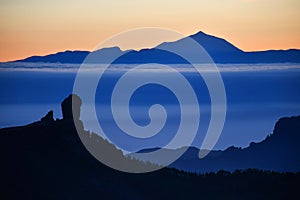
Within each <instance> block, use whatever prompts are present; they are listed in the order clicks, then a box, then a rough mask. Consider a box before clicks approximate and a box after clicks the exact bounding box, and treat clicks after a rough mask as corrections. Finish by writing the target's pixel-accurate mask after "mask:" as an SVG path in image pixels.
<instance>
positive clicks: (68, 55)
mask: <svg viewBox="0 0 300 200" xmlns="http://www.w3.org/2000/svg"><path fill="white" fill-rule="evenodd" d="M188 38H192V39H194V40H195V41H196V42H198V43H199V44H201V45H202V46H203V47H204V49H205V50H206V51H207V53H208V54H209V55H210V56H211V58H212V59H213V60H214V62H215V63H300V50H298V49H289V50H268V51H256V52H244V51H242V50H240V49H238V48H237V47H235V46H234V45H232V44H231V43H229V42H227V41H226V40H224V39H222V38H218V37H215V36H211V35H208V34H205V33H203V32H201V31H200V32H198V33H196V34H194V35H191V36H188V37H186V38H182V39H180V40H178V41H174V42H165V43H162V44H160V45H158V46H157V47H155V48H152V49H142V50H140V51H135V50H128V51H122V50H120V49H119V48H118V47H111V48H103V49H100V50H97V51H94V52H92V54H90V58H89V61H88V62H90V63H99V62H100V63H107V62H108V61H109V60H110V58H112V57H115V58H117V57H119V56H121V55H122V56H121V57H120V58H118V59H117V60H116V61H115V62H114V63H123V64H133V63H165V64H174V63H175V64H180V63H187V61H186V60H184V59H182V58H181V57H179V56H177V55H175V54H173V53H170V52H168V51H170V50H171V51H172V50H174V49H180V50H181V51H183V52H188V53H191V54H194V55H191V56H192V57H193V58H194V60H197V62H199V63H202V62H206V61H201V59H200V60H199V54H198V53H197V52H194V53H192V52H193V49H192V48H193V47H191V46H190V44H189V42H187V41H188ZM160 48H163V49H164V50H162V49H160ZM89 53H90V52H88V51H65V52H59V53H56V54H50V55H46V56H32V57H29V58H26V59H23V60H18V61H17V62H46V63H47V62H49V63H56V62H59V63H79V64H81V63H82V62H83V61H84V59H85V58H86V57H87V55H89Z"/></svg>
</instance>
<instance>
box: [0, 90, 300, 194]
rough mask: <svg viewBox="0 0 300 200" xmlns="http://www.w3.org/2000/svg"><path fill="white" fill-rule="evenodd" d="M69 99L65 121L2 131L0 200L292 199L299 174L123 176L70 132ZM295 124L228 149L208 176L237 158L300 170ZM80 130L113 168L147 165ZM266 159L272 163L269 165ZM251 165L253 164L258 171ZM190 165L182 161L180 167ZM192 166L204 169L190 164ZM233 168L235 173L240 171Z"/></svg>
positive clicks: (286, 121)
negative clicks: (105, 150)
mask: <svg viewBox="0 0 300 200" xmlns="http://www.w3.org/2000/svg"><path fill="white" fill-rule="evenodd" d="M74 99H77V100H75V101H76V102H75V103H74V102H73V105H74V104H75V105H78V107H76V109H75V113H73V114H72V109H71V107H72V96H69V97H68V98H67V99H65V100H64V101H63V102H62V114H63V119H56V120H54V119H53V112H52V111H50V112H49V113H47V115H46V116H45V117H43V118H42V119H41V120H40V121H37V122H34V123H32V124H29V125H26V126H20V127H11V128H4V129H0V158H1V165H0V177H1V178H0V186H1V187H0V198H1V199H99V198H104V199H108V198H109V199H154V198H160V199H162V198H166V199H187V198H195V197H199V198H204V199H220V198H222V199H265V198H268V199H290V198H291V197H293V196H294V195H296V194H298V185H299V180H300V179H299V176H300V173H277V172H270V171H260V170H256V169H247V170H242V171H235V172H233V173H229V172H226V171H224V170H221V171H219V172H218V173H216V174H215V173H208V174H203V175H198V174H194V173H186V172H183V171H179V170H176V169H174V168H173V169H171V168H164V169H161V170H159V171H155V172H151V173H146V174H129V173H123V172H119V171H116V170H113V169H111V168H109V167H107V166H105V165H103V164H102V163H100V162H99V161H97V160H96V159H95V158H94V157H93V156H92V155H91V154H90V153H89V152H88V151H87V150H86V148H85V147H84V146H83V144H82V142H81V140H80V138H79V136H78V134H77V131H76V128H75V126H74V120H75V121H77V122H78V123H79V124H80V120H79V119H80V105H81V100H80V98H78V96H77V97H76V98H73V101H74ZM299 121H300V117H292V118H283V119H281V120H279V121H278V123H277V124H276V127H275V131H274V134H273V135H272V136H270V137H268V138H267V139H266V140H265V141H263V142H262V143H260V144H252V145H251V147H250V148H249V150H244V151H243V150H237V149H234V148H230V149H228V150H227V151H225V152H224V155H226V156H222V159H219V158H217V160H218V161H216V162H215V166H213V169H214V170H216V169H217V168H218V169H223V167H225V166H226V165H224V164H221V163H222V162H221V161H223V162H224V163H231V165H230V166H232V168H231V169H233V168H234V165H235V164H236V163H235V162H234V160H235V158H236V155H237V154H239V156H240V158H241V156H245V158H242V160H245V161H247V162H246V163H244V165H243V168H244V167H247V166H248V167H258V168H260V166H264V164H266V163H268V162H271V163H270V164H273V165H274V169H284V170H286V171H290V170H291V171H299V167H300V166H299V162H298V161H299V158H298V157H299V156H298V153H299V147H297V142H298V141H299V140H298V139H299V124H300V123H299ZM78 131H80V132H81V134H83V135H86V139H87V140H90V142H91V143H92V144H93V145H103V146H105V147H106V148H109V149H110V150H112V151H114V152H115V159H117V160H116V161H118V160H119V159H121V160H123V161H124V162H135V163H136V165H137V166H140V167H147V166H150V165H151V164H150V163H147V164H146V163H144V162H141V161H138V160H133V159H129V158H128V157H125V156H124V155H123V154H122V152H121V151H119V150H118V149H117V148H115V146H114V145H112V144H110V143H109V142H108V141H106V140H104V139H103V138H101V137H100V136H98V135H97V134H94V133H90V132H89V131H85V130H84V127H83V124H82V127H81V128H80V127H79V130H78ZM298 146H299V145H298ZM254 147H255V148H254ZM252 149H255V151H254V150H253V151H252ZM276 149H278V150H276ZM190 151H191V149H190V150H189V151H188V152H187V154H186V155H185V156H187V155H189V152H190ZM236 151H237V152H236ZM235 152H236V153H235ZM215 154H216V152H212V154H210V155H209V157H208V158H207V159H208V161H207V163H208V165H210V164H212V163H213V162H212V161H210V159H211V160H212V159H214V157H218V156H217V155H215ZM258 154H262V155H258ZM270 155H273V157H274V158H272V159H277V162H272V161H271V160H272V159H271V160H270V159H268V157H267V156H270ZM231 156H232V157H231ZM263 156H265V157H264V158H265V159H264V160H262V158H263ZM292 157H294V160H292ZM185 158H187V157H185ZM249 158H250V159H249ZM251 158H256V159H255V160H256V161H255V163H256V165H254V164H253V163H252V161H253V159H251ZM258 158H261V159H258ZM112 159H113V158H112ZM178 162H179V163H177V164H176V163H175V164H174V166H175V167H178V168H182V166H180V163H183V162H184V159H183V160H180V161H178ZM188 162H190V160H189V159H186V161H185V163H186V164H187V163H188ZM260 162H261V164H262V165H260ZM289 162H291V163H289ZM202 163H204V160H203V161H202ZM218 163H219V164H220V165H218ZM280 163H281V164H280ZM287 163H288V164H287ZM189 166H191V165H189ZM198 166H199V167H204V165H201V166H200V165H197V164H195V167H198ZM266 166H270V165H266ZM291 166H293V167H291ZM235 167H236V168H237V169H238V168H239V167H240V165H235ZM225 168H226V167H225ZM203 169H208V168H205V167H204V168H203ZM211 169H212V168H211ZM198 171H200V170H198ZM202 171H203V170H202ZM153 191H155V192H153Z"/></svg>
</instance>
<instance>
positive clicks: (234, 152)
mask: <svg viewBox="0 0 300 200" xmlns="http://www.w3.org/2000/svg"><path fill="white" fill-rule="evenodd" d="M299 141H300V116H297V117H289V118H281V119H279V120H278V122H277V123H276V125H275V127H274V131H273V133H272V134H270V135H269V136H268V137H267V138H265V140H263V141H261V142H259V143H254V142H252V143H250V145H249V147H247V148H237V147H233V146H232V147H229V148H228V149H226V150H225V151H211V152H210V153H209V154H208V155H207V156H206V157H205V158H203V159H199V157H198V154H199V149H197V148H195V147H190V148H188V150H187V151H186V152H185V153H184V154H183V156H182V157H181V158H179V159H178V160H177V161H176V162H174V163H173V164H171V167H174V168H177V169H181V170H185V171H192V172H201V173H203V172H217V171H219V170H221V169H223V170H227V171H234V170H236V169H247V168H255V169H260V170H273V171H278V172H286V171H292V172H299V171H300V157H299V154H300V146H299ZM153 150H156V149H144V150H141V151H140V152H147V151H153ZM165 151H168V153H169V154H173V153H176V150H167V149H165Z"/></svg>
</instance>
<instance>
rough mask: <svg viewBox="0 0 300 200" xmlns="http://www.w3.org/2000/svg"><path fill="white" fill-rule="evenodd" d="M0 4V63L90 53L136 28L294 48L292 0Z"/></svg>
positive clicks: (296, 27) (299, 36)
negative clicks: (157, 28)
mask: <svg viewBox="0 0 300 200" xmlns="http://www.w3.org/2000/svg"><path fill="white" fill-rule="evenodd" d="M0 4H1V7H0V23H1V27H0V36H1V37H0V62H4V61H11V60H18V59H23V58H26V57H29V56H32V55H46V54H50V53H56V52H60V51H65V50H89V51H91V50H93V49H94V48H95V47H96V46H97V45H98V44H99V43H100V42H102V41H104V40H106V39H107V38H109V37H111V36H112V35H115V34H118V33H119V32H122V31H126V30H130V29H134V28H138V27H161V28H167V29H172V30H175V31H178V32H181V33H182V34H184V35H186V36H188V35H191V34H194V33H196V32H198V31H200V30H201V31H203V32H205V33H207V34H210V35H214V36H217V37H221V38H224V39H226V40H227V41H229V42H230V43H232V44H233V45H235V46H236V47H238V48H240V49H242V50H244V51H258V50H267V49H291V48H298V49H299V48H300V23H299V20H300V12H298V11H299V8H300V2H299V1H297V0H278V1H271V0H260V1H258V0H252V1H250V0H227V1H223V0H211V1H199V0H186V1H182V0H173V1H163V2H161V1H158V0H153V1H140V0H127V1H120V2H119V1H109V0H101V1H96V0H85V1H84V0H74V1H70V0H61V1H58V0H53V1H50V0H45V1H38V0H28V1H23V2H22V1H17V0H10V1H8V0H3V1H1V3H0ZM129 43H130V42H129ZM155 45H156V44H153V46H155ZM121 48H122V49H128V48H130V45H129V46H124V47H121Z"/></svg>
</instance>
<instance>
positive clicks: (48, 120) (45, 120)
mask: <svg viewBox="0 0 300 200" xmlns="http://www.w3.org/2000/svg"><path fill="white" fill-rule="evenodd" d="M41 122H43V123H53V122H54V118H53V110H50V111H49V112H48V113H47V114H46V115H45V116H44V117H42V118H41Z"/></svg>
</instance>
